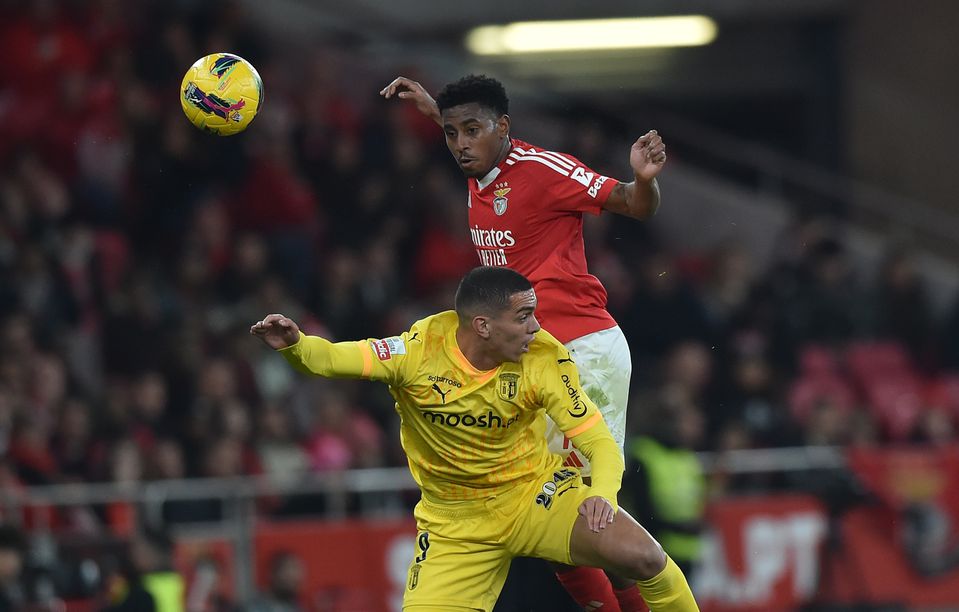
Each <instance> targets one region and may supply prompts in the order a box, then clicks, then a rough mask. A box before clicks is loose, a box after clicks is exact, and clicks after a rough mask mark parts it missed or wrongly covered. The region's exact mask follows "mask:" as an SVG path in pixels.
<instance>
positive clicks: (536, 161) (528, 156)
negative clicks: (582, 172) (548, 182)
mask: <svg viewBox="0 0 959 612" xmlns="http://www.w3.org/2000/svg"><path fill="white" fill-rule="evenodd" d="M512 144H513V146H512V148H511V149H510V152H509V153H508V154H507V156H506V166H507V168H514V169H521V170H523V171H524V172H535V173H536V174H538V175H542V176H547V177H556V176H566V177H568V176H570V174H571V173H572V172H573V170H574V169H575V168H576V167H577V166H578V165H579V161H578V160H577V159H576V158H575V157H573V156H572V155H569V154H568V153H562V152H559V151H550V150H548V149H544V148H543V147H540V146H537V145H533V144H530V143H528V142H526V141H523V140H519V139H516V138H514V139H513V142H512Z"/></svg>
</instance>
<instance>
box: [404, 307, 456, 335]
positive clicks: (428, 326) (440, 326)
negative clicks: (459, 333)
mask: <svg viewBox="0 0 959 612" xmlns="http://www.w3.org/2000/svg"><path fill="white" fill-rule="evenodd" d="M458 324H459V319H458V318H457V316H456V311H455V310H444V311H443V312H438V313H436V314H432V315H430V316H428V317H423V318H422V319H420V320H418V321H416V322H415V323H413V325H412V326H410V332H412V331H413V330H417V331H444V332H445V331H448V330H450V329H452V328H453V327H456V326H457V325H458Z"/></svg>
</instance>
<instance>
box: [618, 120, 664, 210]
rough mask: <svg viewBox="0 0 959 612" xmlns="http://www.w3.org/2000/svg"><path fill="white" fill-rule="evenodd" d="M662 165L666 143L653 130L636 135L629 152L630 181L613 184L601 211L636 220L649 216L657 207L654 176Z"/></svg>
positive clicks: (656, 183) (657, 193)
mask: <svg viewBox="0 0 959 612" xmlns="http://www.w3.org/2000/svg"><path fill="white" fill-rule="evenodd" d="M665 163H666V143H664V142H663V139H662V138H661V137H660V135H659V134H658V133H657V132H656V130H650V131H649V132H647V133H645V134H644V135H642V136H640V137H639V139H638V140H636V142H634V143H633V146H632V147H630V150H629V165H630V166H631V167H632V169H633V181H632V182H631V183H619V184H618V185H616V187H614V188H613V190H612V191H611V192H610V194H609V197H608V198H607V199H606V202H605V203H604V204H603V209H604V210H608V211H610V212H614V213H618V214H620V215H626V216H627V217H632V218H633V219H639V220H643V219H648V218H650V217H652V216H653V215H654V214H656V210H657V209H658V208H659V183H658V182H656V176H657V175H658V174H659V171H660V170H662V169H663V165H664V164H665Z"/></svg>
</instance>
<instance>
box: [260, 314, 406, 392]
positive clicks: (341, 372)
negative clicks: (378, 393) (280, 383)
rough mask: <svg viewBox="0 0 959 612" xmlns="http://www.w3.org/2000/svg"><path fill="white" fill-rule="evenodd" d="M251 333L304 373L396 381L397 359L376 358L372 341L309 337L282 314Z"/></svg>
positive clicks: (329, 376) (269, 318)
mask: <svg viewBox="0 0 959 612" xmlns="http://www.w3.org/2000/svg"><path fill="white" fill-rule="evenodd" d="M250 333H251V334H253V335H254V336H256V337H258V338H260V339H261V340H263V342H264V343H266V345H267V346H269V347H270V348H272V349H273V350H275V351H278V352H279V353H280V354H281V355H283V357H284V358H285V359H286V361H287V362H288V363H289V364H290V365H291V366H293V368H294V369H295V370H297V371H298V372H302V373H304V374H313V375H315V376H325V377H327V378H368V379H373V380H382V381H385V382H393V380H394V378H395V372H396V369H397V367H398V366H397V363H396V362H397V361H398V360H396V359H394V360H391V361H389V362H384V361H382V360H380V359H374V358H373V352H372V348H371V347H370V342H371V341H370V340H360V341H357V342H336V343H333V342H330V341H329V340H327V339H326V338H320V337H319V336H307V335H305V334H304V333H302V332H301V331H300V328H299V327H298V326H297V324H296V323H295V322H294V321H293V319H290V318H289V317H285V316H283V315H281V314H271V315H267V316H266V317H264V319H263V320H262V321H258V322H256V323H254V324H253V325H252V326H250ZM372 342H381V343H382V342H385V341H383V340H379V341H375V340H374V341H372Z"/></svg>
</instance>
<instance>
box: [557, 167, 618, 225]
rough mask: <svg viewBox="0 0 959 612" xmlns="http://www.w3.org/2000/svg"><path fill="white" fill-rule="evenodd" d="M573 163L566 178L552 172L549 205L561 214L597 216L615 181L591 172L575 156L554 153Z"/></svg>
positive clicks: (593, 171)
mask: <svg viewBox="0 0 959 612" xmlns="http://www.w3.org/2000/svg"><path fill="white" fill-rule="evenodd" d="M555 155H558V156H561V158H562V159H564V160H567V162H568V163H571V164H573V168H572V169H570V170H569V171H568V172H569V176H563V175H562V174H557V173H553V175H552V179H553V180H552V181H551V183H550V196H551V198H552V205H553V206H554V207H555V209H556V210H559V211H563V212H585V213H590V214H594V215H598V214H599V213H601V212H602V210H603V204H604V203H605V202H606V198H608V197H609V194H610V192H611V191H612V190H613V188H614V187H615V186H616V184H617V183H618V181H617V180H616V179H614V178H610V177H608V176H606V175H603V174H600V173H599V172H596V171H595V170H592V169H590V168H589V167H588V166H586V165H584V164H583V163H582V162H580V161H579V160H578V159H576V158H575V157H572V156H571V155H565V154H555Z"/></svg>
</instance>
